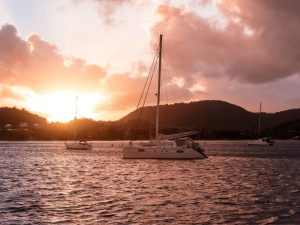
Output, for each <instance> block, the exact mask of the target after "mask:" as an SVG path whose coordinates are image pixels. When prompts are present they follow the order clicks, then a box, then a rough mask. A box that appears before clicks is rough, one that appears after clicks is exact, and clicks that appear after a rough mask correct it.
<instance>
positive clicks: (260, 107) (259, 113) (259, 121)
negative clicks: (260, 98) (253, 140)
mask: <svg viewBox="0 0 300 225" xmlns="http://www.w3.org/2000/svg"><path fill="white" fill-rule="evenodd" d="M260 114H261V102H260V104H259V114H258V137H260Z"/></svg>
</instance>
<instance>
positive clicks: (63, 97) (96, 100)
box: [28, 92, 106, 122]
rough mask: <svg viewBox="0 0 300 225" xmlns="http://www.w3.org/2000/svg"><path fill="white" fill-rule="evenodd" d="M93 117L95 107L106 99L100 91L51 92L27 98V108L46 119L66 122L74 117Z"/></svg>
mask: <svg viewBox="0 0 300 225" xmlns="http://www.w3.org/2000/svg"><path fill="white" fill-rule="evenodd" d="M76 96H78V102H77V118H91V119H95V108H96V106H97V105H98V104H101V103H103V102H104V101H105V100H106V97H105V96H104V95H101V94H100V93H75V92H53V93H47V94H44V95H36V96H34V97H31V98H30V99H28V108H29V109H30V110H31V111H34V112H39V113H40V114H43V115H45V116H46V117H47V119H48V121H51V122H54V121H59V122H67V121H70V120H72V119H74V117H75V108H76Z"/></svg>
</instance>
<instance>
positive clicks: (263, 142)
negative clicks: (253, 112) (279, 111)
mask: <svg viewBox="0 0 300 225" xmlns="http://www.w3.org/2000/svg"><path fill="white" fill-rule="evenodd" d="M261 105H262V104H261V103H260V105H259V114H258V137H260V136H261V135H260V126H261V125H260V124H261V122H260V120H261ZM274 143H275V142H274V141H273V140H272V138H269V137H264V138H258V139H256V140H253V141H251V142H249V143H248V145H257V146H272V145H274Z"/></svg>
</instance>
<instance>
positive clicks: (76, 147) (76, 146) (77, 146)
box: [66, 143, 92, 150]
mask: <svg viewBox="0 0 300 225" xmlns="http://www.w3.org/2000/svg"><path fill="white" fill-rule="evenodd" d="M66 149H68V150H91V149H92V146H91V145H90V144H88V143H85V144H81V143H66Z"/></svg>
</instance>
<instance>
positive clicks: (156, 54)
mask: <svg viewBox="0 0 300 225" xmlns="http://www.w3.org/2000/svg"><path fill="white" fill-rule="evenodd" d="M158 50H159V48H157V50H156V53H155V56H154V59H153V61H152V64H151V67H150V71H149V74H148V76H147V80H146V82H145V85H144V88H143V91H142V94H141V96H140V98H139V101H138V105H137V107H136V109H138V108H139V105H140V102H141V99H142V97H143V95H144V91H145V88H146V86H147V82H148V80H149V77H150V74H151V71H152V69H154V68H153V65H154V62H155V60H157V59H156V58H157V56H158Z"/></svg>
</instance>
